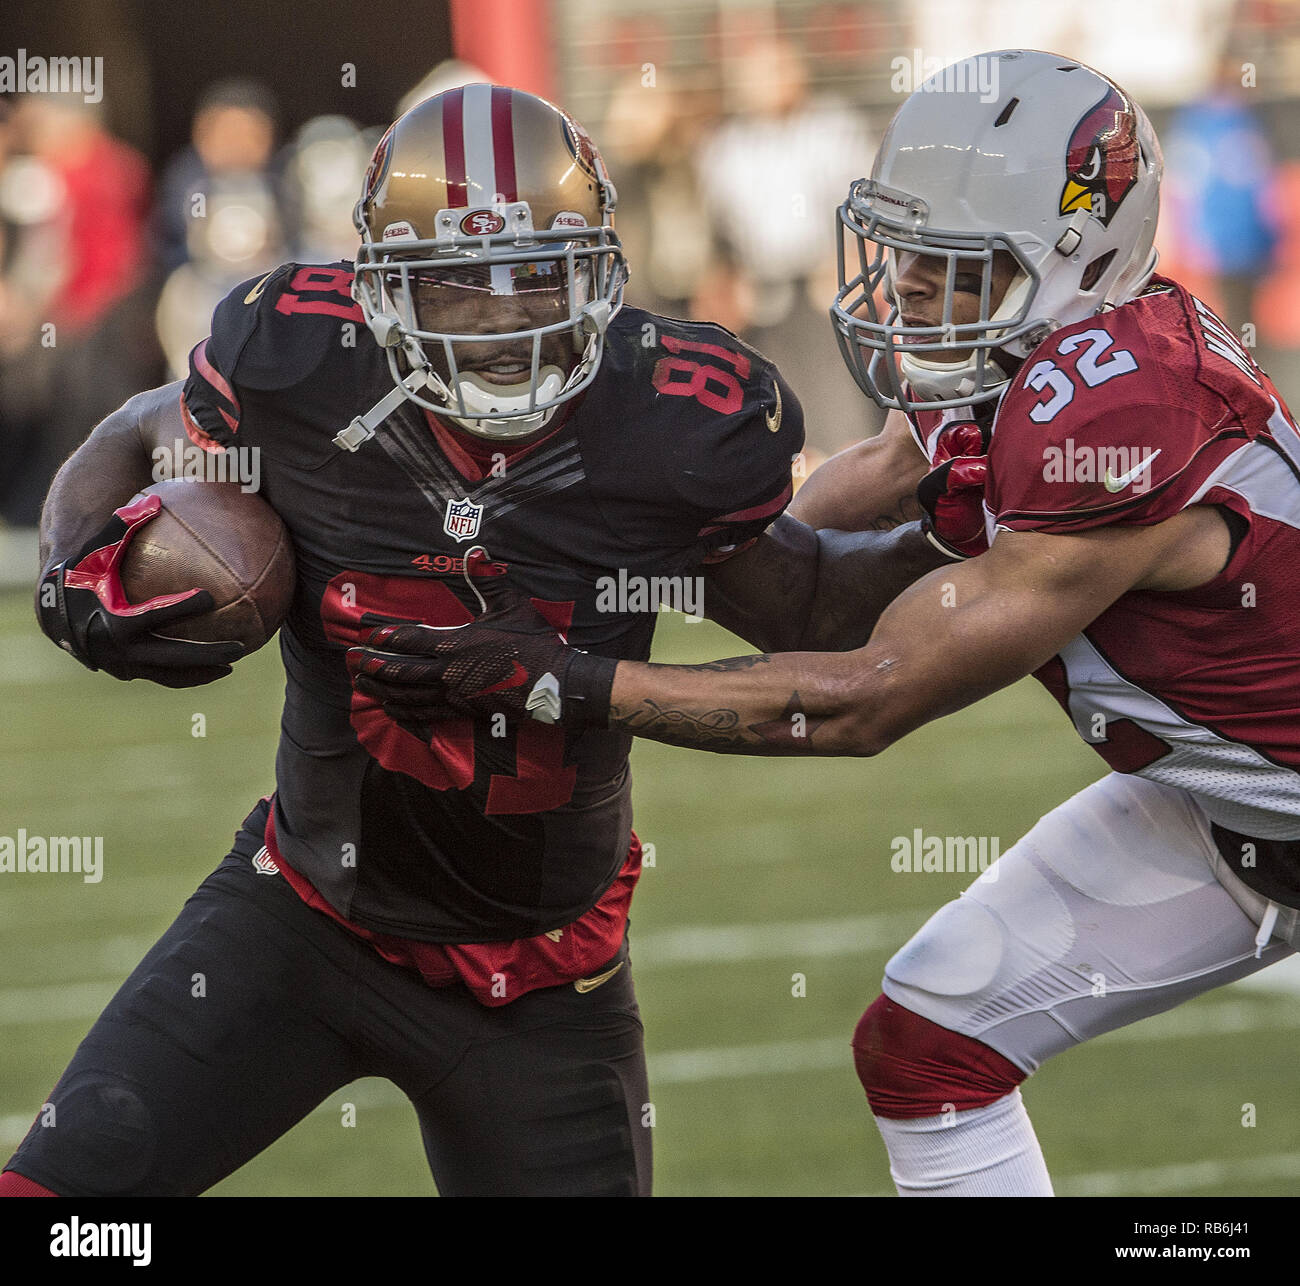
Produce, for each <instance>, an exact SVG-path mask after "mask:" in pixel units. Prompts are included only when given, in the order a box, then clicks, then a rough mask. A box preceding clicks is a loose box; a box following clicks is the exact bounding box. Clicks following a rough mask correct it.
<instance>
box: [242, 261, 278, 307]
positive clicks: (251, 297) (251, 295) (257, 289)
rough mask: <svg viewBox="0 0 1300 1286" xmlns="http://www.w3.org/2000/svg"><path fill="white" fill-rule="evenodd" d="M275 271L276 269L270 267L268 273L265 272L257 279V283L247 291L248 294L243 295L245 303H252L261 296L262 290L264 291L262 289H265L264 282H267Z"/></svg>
mask: <svg viewBox="0 0 1300 1286" xmlns="http://www.w3.org/2000/svg"><path fill="white" fill-rule="evenodd" d="M275 273H276V270H275V269H274V268H272V269H271V271H270V272H268V273H267V274H266V276H265V277H263V278H262V280H261V281H259V282H258V283H257V285H256V286H254V287H253V288H252V290H250V291H249V292H248V294H246V295H245V296H244V303H246V304H253V303H256V302H257V301H258V299H260V298H261V296H262V291H264V290H265V289H266V283H267V282H268V281H270V280H271V278H272V277H274V276H275Z"/></svg>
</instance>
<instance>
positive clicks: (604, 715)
mask: <svg viewBox="0 0 1300 1286" xmlns="http://www.w3.org/2000/svg"><path fill="white" fill-rule="evenodd" d="M616 669H618V661H617V659H616V658H614V657H612V656H593V655H592V654H591V653H590V652H578V651H575V652H574V654H573V659H572V660H571V661H570V662H569V666H568V669H567V670H566V671H565V672H564V688H563V695H564V715H563V718H562V722H563V723H564V725H565V727H568V728H605V727H608V726H609V698H610V694H611V693H612V692H613V690H614V671H615V670H616Z"/></svg>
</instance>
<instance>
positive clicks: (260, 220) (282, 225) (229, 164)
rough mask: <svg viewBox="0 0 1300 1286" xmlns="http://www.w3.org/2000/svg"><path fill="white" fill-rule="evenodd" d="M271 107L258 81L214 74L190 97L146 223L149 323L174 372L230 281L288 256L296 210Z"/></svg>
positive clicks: (183, 365) (178, 372) (179, 371)
mask: <svg viewBox="0 0 1300 1286" xmlns="http://www.w3.org/2000/svg"><path fill="white" fill-rule="evenodd" d="M275 116H276V109H275V103H274V100H273V99H272V98H271V95H270V94H269V92H268V91H267V90H265V89H264V88H263V87H262V86H261V85H259V84H258V83H257V82H255V81H248V80H226V81H220V82H218V83H217V84H215V85H213V86H211V87H210V88H209V89H207V90H206V91H205V92H204V94H203V96H202V98H201V99H200V100H199V105H198V108H197V110H196V111H195V114H194V124H193V129H192V133H191V140H192V141H191V144H190V146H189V147H187V148H185V149H184V150H183V151H182V152H180V153H178V154H177V155H176V156H175V157H174V158H173V159H172V160H171V162H170V163H169V164H168V166H167V169H166V171H165V173H164V176H163V179H162V182H161V184H160V195H159V200H158V205H157V210H156V215H155V229H156V234H157V239H158V260H159V266H160V268H161V269H162V270H163V271H164V272H166V273H168V274H169V275H168V277H167V280H166V282H165V283H164V285H163V288H162V292H161V294H160V296H159V300H158V309H157V327H158V337H159V339H160V341H161V343H162V346H163V350H164V352H165V353H166V355H167V363H168V366H169V368H170V370H171V373H172V375H173V377H176V376H180V375H181V374H183V373H184V371H185V370H186V367H187V359H188V355H189V351H190V349H191V348H193V347H194V345H195V344H197V343H198V342H199V341H200V340H201V339H203V337H204V336H205V335H206V334H207V333H208V327H209V323H210V321H211V319H212V310H213V309H214V308H215V307H216V306H217V304H218V303H219V302H220V301H221V299H222V298H224V296H225V295H226V294H228V293H229V291H230V290H231V288H232V287H234V286H235V285H237V284H238V283H239V282H241V281H243V280H245V279H246V278H248V277H253V276H256V275H257V274H258V273H259V272H265V271H267V270H269V269H271V268H273V267H275V266H276V265H277V264H279V263H282V262H283V261H284V260H285V259H286V258H288V257H289V247H290V246H291V245H292V244H293V241H294V239H295V238H294V232H293V229H294V225H295V223H296V214H295V210H294V206H293V202H292V200H291V198H290V196H289V194H288V193H287V191H286V184H285V181H284V177H283V164H282V158H280V159H277V158H275V156H274V144H275Z"/></svg>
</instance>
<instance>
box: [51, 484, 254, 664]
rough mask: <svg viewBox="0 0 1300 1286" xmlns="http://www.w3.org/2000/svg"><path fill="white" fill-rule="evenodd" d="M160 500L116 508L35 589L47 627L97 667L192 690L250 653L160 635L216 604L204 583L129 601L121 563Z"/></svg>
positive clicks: (140, 500)
mask: <svg viewBox="0 0 1300 1286" xmlns="http://www.w3.org/2000/svg"><path fill="white" fill-rule="evenodd" d="M161 508H162V501H161V500H160V499H159V498H158V497H157V496H156V495H149V496H137V497H136V498H135V499H134V500H132V501H131V503H130V504H127V505H123V506H122V507H121V508H120V509H116V510H114V511H113V516H112V517H111V518H110V519H109V520H108V522H107V523H106V524H105V526H104V527H103V529H102V530H101V531H100V532H99V533H98V534H97V535H95V536H92V537H91V539H90V540H88V541H87V542H86V543H85V544H84V545H83V546H82V547H81V549H80V550H79V551H78V552H77V553H76V554H74V555H73V556H72V557H71V558H67V559H65V560H64V561H63V562H61V563H58V564H56V565H55V566H54V567H51V568H50V570H49V571H48V572H46V573H45V575H44V576H43V577H42V578H41V583H40V587H39V589H38V590H37V594H36V615H37V618H38V619H39V621H40V625H41V629H42V630H44V631H45V633H46V634H47V635H48V636H49V637H50V638H51V639H53V640H54V642H56V643H57V644H58V645H59V646H60V647H61V648H62V649H63V650H64V651H65V652H69V653H71V654H72V655H73V656H75V657H76V658H77V660H78V661H80V662H81V663H82V665H84V666H86V667H87V668H88V669H91V670H103V671H105V672H106V673H108V674H111V675H112V676H113V677H114V678H115V679H151V680H152V681H153V682H154V683H161V684H162V685H163V686H164V687H168V688H191V687H196V686H198V685H199V684H202V683H211V682H212V681H213V679H220V678H222V677H223V676H225V675H227V674H229V673H230V666H231V662H233V661H238V660H239V658H240V657H241V656H243V654H244V649H243V647H242V646H241V645H240V644H239V643H234V642H231V643H193V642H189V641H186V640H182V639H170V638H164V637H160V636H159V635H158V634H157V633H155V631H157V630H161V629H164V628H165V627H166V626H167V625H169V624H171V623H172V622H173V621H180V620H184V619H186V618H187V617H190V616H198V615H201V614H202V613H203V612H208V611H211V610H212V605H213V604H212V595H211V594H210V593H208V591H207V590H205V589H202V590H201V589H191V590H186V591H184V592H183V593H180V594H164V595H161V596H159V597H158V598H151V599H149V601H148V602H145V603H129V602H127V598H126V594H125V592H124V591H123V589H122V580H121V574H120V569H121V564H122V558H123V556H124V555H125V553H126V549H127V546H128V545H129V544H130V543H131V541H132V539H133V538H134V537H135V534H136V532H137V531H138V530H139V529H140V528H141V527H142V526H144V524H145V523H147V522H149V521H151V520H152V519H153V518H155V517H157V515H158V512H159V510H160V509H161Z"/></svg>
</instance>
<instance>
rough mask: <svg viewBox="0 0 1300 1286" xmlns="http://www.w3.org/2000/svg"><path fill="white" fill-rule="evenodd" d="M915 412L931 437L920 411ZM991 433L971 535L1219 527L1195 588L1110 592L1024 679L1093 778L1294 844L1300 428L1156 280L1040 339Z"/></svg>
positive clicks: (1298, 824)
mask: <svg viewBox="0 0 1300 1286" xmlns="http://www.w3.org/2000/svg"><path fill="white" fill-rule="evenodd" d="M948 414H949V415H951V414H952V413H951V412H949V413H948ZM920 418H921V420H922V423H921V424H920V426H919V430H920V431H919V433H918V437H919V438H921V439H922V440H928V441H929V442H933V439H934V436H935V430H936V428H937V427H938V425H939V417H938V416H937V415H935V416H934V417H920ZM931 418H933V423H927V422H926V421H929V420H930V419H931ZM991 427H992V436H991V441H990V445H989V484H988V488H987V494H986V498H985V501H986V505H987V507H988V510H989V521H990V537H991V538H994V537H996V534H997V532H999V531H1037V532H1045V533H1055V532H1080V531H1087V530H1090V529H1092V528H1096V527H1102V526H1106V525H1108V524H1138V525H1146V524H1152V523H1158V522H1162V521H1164V520H1165V519H1167V518H1169V517H1171V516H1173V515H1174V514H1176V513H1178V512H1179V511H1180V510H1182V509H1184V508H1186V507H1188V506H1189V505H1196V504H1203V505H1218V506H1222V507H1223V508H1225V509H1228V510H1231V511H1232V512H1233V513H1235V514H1237V515H1238V516H1239V518H1240V520H1241V521H1240V522H1238V523H1236V524H1235V525H1236V531H1235V532H1234V536H1235V537H1236V538H1235V540H1234V545H1233V550H1232V554H1231V556H1230V558H1229V561H1228V563H1227V565H1226V566H1225V568H1224V569H1223V571H1222V572H1221V573H1220V574H1219V575H1218V576H1217V577H1215V578H1214V579H1213V580H1212V581H1210V582H1208V583H1207V584H1205V585H1202V586H1200V587H1199V588H1197V589H1195V590H1190V591H1186V592H1178V593H1156V592H1145V591H1138V592H1132V593H1128V594H1125V595H1124V596H1123V597H1122V598H1120V599H1119V600H1118V601H1117V602H1116V603H1114V604H1113V605H1112V606H1111V607H1110V608H1109V609H1107V611H1105V612H1104V613H1103V614H1102V615H1101V616H1099V617H1098V618H1097V619H1096V620H1095V621H1094V622H1093V623H1092V624H1091V625H1090V626H1089V627H1088V628H1087V629H1086V630H1085V631H1084V632H1083V633H1082V634H1080V635H1079V636H1078V637H1077V638H1075V639H1074V640H1073V641H1072V642H1071V643H1070V644H1069V645H1068V646H1067V647H1065V648H1064V649H1062V651H1061V652H1060V654H1059V655H1058V656H1056V657H1054V658H1053V659H1052V661H1050V662H1049V663H1048V664H1047V665H1046V666H1044V667H1043V668H1042V669H1041V670H1040V671H1038V675H1037V677H1038V678H1040V679H1041V680H1042V681H1043V682H1044V683H1045V684H1046V686H1047V687H1048V688H1049V690H1051V691H1052V693H1053V695H1054V696H1056V697H1057V699H1058V700H1059V701H1060V702H1061V704H1062V706H1064V708H1065V709H1066V711H1067V712H1068V713H1069V715H1070V717H1071V719H1072V721H1073V722H1074V725H1075V728H1076V729H1077V730H1078V732H1079V734H1080V735H1081V736H1082V737H1083V739H1084V740H1085V741H1087V742H1088V743H1089V744H1090V745H1092V746H1093V747H1094V748H1095V749H1096V750H1097V751H1098V752H1099V753H1100V754H1101V755H1102V757H1103V758H1104V759H1105V760H1106V761H1107V762H1108V763H1109V764H1110V765H1111V766H1112V767H1113V768H1115V769H1117V770H1118V771H1121V772H1128V773H1137V774H1140V775H1142V776H1144V777H1147V778H1150V779H1151V780H1153V781H1158V782H1162V783H1164V784H1166V785H1170V786H1177V787H1180V788H1182V789H1184V790H1186V791H1188V792H1189V793H1190V794H1192V795H1193V796H1194V797H1195V799H1196V801H1197V802H1198V803H1199V804H1200V806H1201V807H1202V808H1203V809H1204V810H1205V812H1206V814H1208V816H1209V817H1210V819H1211V821H1212V822H1214V823H1216V824H1217V825H1218V826H1219V827H1220V828H1223V829H1224V830H1227V831H1231V832H1234V833H1237V834H1239V835H1245V836H1252V837H1258V838H1260V839H1262V840H1272V841H1285V840H1295V839H1298V838H1300V591H1298V590H1297V588H1296V583H1295V578H1296V569H1297V567H1300V433H1298V432H1297V429H1296V425H1295V422H1294V420H1293V419H1292V417H1291V415H1290V413H1289V411H1288V410H1287V408H1286V406H1285V404H1284V403H1283V401H1282V399H1281V397H1280V396H1279V394H1278V392H1277V390H1276V389H1275V388H1274V387H1273V385H1272V383H1271V382H1270V381H1269V379H1268V377H1267V376H1266V375H1265V374H1264V373H1263V372H1262V371H1261V370H1260V369H1259V368H1258V367H1257V366H1256V365H1255V363H1254V361H1253V360H1252V359H1251V357H1250V355H1249V354H1248V353H1247V352H1246V351H1245V350H1244V349H1243V348H1242V346H1241V344H1240V342H1239V341H1238V339H1237V338H1236V336H1235V335H1233V333H1232V332H1231V331H1230V330H1229V329H1228V328H1227V327H1226V326H1225V324H1224V323H1223V322H1222V321H1221V320H1220V319H1219V318H1218V317H1217V316H1215V314H1214V313H1213V312H1212V311H1211V310H1210V309H1209V308H1207V307H1206V306H1205V305H1204V304H1202V303H1201V302H1200V301H1199V300H1197V299H1195V298H1193V297H1192V296H1191V295H1190V294H1188V292H1187V291H1185V290H1184V289H1182V288H1181V287H1180V286H1178V285H1176V284H1175V283H1173V282H1170V281H1167V280H1164V279H1161V278H1157V279H1155V281H1154V282H1153V284H1152V286H1151V287H1150V288H1149V289H1148V290H1147V291H1146V292H1144V293H1143V294H1142V295H1141V296H1139V297H1138V298H1136V299H1134V300H1132V301H1130V302H1129V303H1127V304H1125V305H1123V306H1121V307H1120V308H1117V309H1115V310H1113V311H1111V312H1107V313H1102V314H1099V315H1097V316H1094V317H1091V318H1088V319H1087V320H1086V321H1082V322H1077V323H1075V324H1073V325H1071V326H1067V327H1064V328H1062V329H1061V330H1058V331H1056V332H1055V333H1054V334H1053V335H1051V336H1050V337H1049V338H1048V339H1047V340H1046V341H1044V343H1043V344H1042V345H1040V347H1039V348H1038V349H1037V350H1035V352H1034V353H1033V354H1031V355H1030V357H1029V358H1027V359H1026V361H1025V362H1024V364H1023V365H1022V366H1021V368H1020V370H1019V371H1018V372H1017V373H1016V376H1015V378H1014V379H1013V380H1012V381H1011V382H1010V383H1009V385H1008V387H1007V389H1006V392H1005V393H1004V394H1003V396H1002V399H1001V401H1000V403H999V404H998V406H997V410H996V414H995V416H994V418H993V422H992V426H991ZM1242 874H1243V875H1248V872H1246V871H1243V872H1242ZM1287 900H1291V899H1289V898H1288V899H1287Z"/></svg>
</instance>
